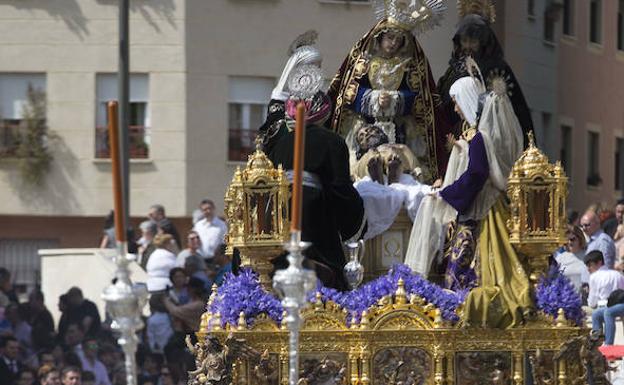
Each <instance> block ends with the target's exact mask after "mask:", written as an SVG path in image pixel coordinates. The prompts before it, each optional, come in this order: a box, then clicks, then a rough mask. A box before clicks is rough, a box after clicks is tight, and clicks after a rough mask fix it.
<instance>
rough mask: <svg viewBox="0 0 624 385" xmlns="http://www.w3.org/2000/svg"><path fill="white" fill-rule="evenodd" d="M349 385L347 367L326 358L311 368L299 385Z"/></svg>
mask: <svg viewBox="0 0 624 385" xmlns="http://www.w3.org/2000/svg"><path fill="white" fill-rule="evenodd" d="M312 384H314V385H347V366H346V365H345V364H341V363H339V362H336V361H334V360H330V359H329V358H327V357H325V358H324V359H322V360H321V361H317V362H316V365H314V366H312V367H311V368H309V370H308V373H307V374H305V375H304V376H303V377H302V378H301V379H300V380H299V382H298V383H297V385H312Z"/></svg>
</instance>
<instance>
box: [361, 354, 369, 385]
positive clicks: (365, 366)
mask: <svg viewBox="0 0 624 385" xmlns="http://www.w3.org/2000/svg"><path fill="white" fill-rule="evenodd" d="M360 361H361V362H362V379H361V381H360V384H361V385H368V384H370V382H371V380H370V374H369V373H370V352H369V351H368V346H367V345H362V349H361V352H360Z"/></svg>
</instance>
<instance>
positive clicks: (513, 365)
mask: <svg viewBox="0 0 624 385" xmlns="http://www.w3.org/2000/svg"><path fill="white" fill-rule="evenodd" d="M566 183H567V180H566V178H565V176H564V174H563V171H562V170H561V167H560V166H559V165H551V164H550V163H548V159H547V158H546V157H545V156H544V155H543V154H542V153H541V152H540V151H539V150H538V149H537V148H536V147H535V145H534V144H533V142H532V141H531V145H530V146H529V148H528V149H527V150H526V151H525V152H524V154H523V155H522V157H521V158H520V159H519V160H518V162H517V164H516V166H515V167H514V168H513V171H512V175H511V178H510V182H509V196H510V198H511V201H512V208H513V213H512V214H513V215H512V219H511V220H510V222H509V230H510V234H511V242H512V243H513V244H514V245H515V247H516V248H517V249H518V250H520V251H521V252H523V253H524V254H525V255H526V256H527V257H528V258H529V265H530V267H531V272H532V273H533V274H535V276H534V278H535V277H537V276H538V275H539V274H541V273H542V272H543V271H544V268H545V265H544V264H543V255H544V253H545V252H546V250H553V249H554V248H555V247H556V246H558V245H559V244H560V243H561V242H562V240H563V238H562V234H563V231H564V225H565V221H564V217H563V213H564V212H565V197H566ZM287 195H288V184H287V182H286V180H285V178H284V175H283V172H282V170H280V169H279V168H278V169H275V168H273V165H272V164H271V163H270V161H268V159H267V158H266V156H265V155H264V154H263V153H262V152H261V151H260V150H259V149H258V150H256V153H254V154H253V155H252V156H251V157H250V159H249V162H248V163H247V168H246V169H245V170H243V171H241V170H237V171H236V173H235V175H234V178H233V181H232V184H231V185H230V188H229V189H228V192H227V193H226V213H227V215H228V218H229V220H230V223H231V224H232V225H231V227H230V232H229V233H228V241H229V245H228V246H229V248H230V250H231V249H232V248H233V247H238V248H239V249H240V250H241V254H242V255H243V256H244V258H243V261H244V263H245V264H246V266H250V267H252V268H253V269H256V271H258V272H259V273H260V274H262V275H261V276H262V277H265V275H266V274H267V273H268V270H267V269H268V266H267V263H268V261H269V259H270V258H272V257H274V256H275V255H276V254H279V253H280V252H281V250H282V244H283V243H284V241H285V240H286V239H287V230H288V226H287V221H288V211H287V210H288V205H287V203H288V202H287ZM261 202H266V203H262V204H265V206H262V204H261ZM260 213H270V215H269V216H268V217H267V218H270V219H267V222H262V221H261V220H260V219H259V215H260ZM262 279H266V278H262ZM217 295H218V294H217V291H216V288H214V289H213V293H212V295H211V299H210V301H209V308H210V304H211V303H212V301H215V299H216V298H217ZM456 313H457V315H458V316H459V317H458V318H460V319H461V313H462V307H461V306H460V307H459V308H457V310H456ZM441 314H442V312H441V309H439V308H437V307H436V306H435V305H434V304H432V303H429V302H427V301H426V300H424V299H423V298H421V297H419V296H417V295H414V294H408V293H407V292H406V290H405V287H404V283H403V281H402V280H399V282H398V288H397V290H396V292H394V294H392V295H388V296H385V297H383V298H381V299H380V300H379V301H378V302H377V303H376V304H374V305H372V306H370V307H369V308H368V309H367V310H366V311H364V312H363V313H362V314H361V317H357V319H356V317H352V316H351V315H349V314H348V313H347V311H346V310H345V309H343V308H342V307H341V306H339V305H338V304H336V303H334V302H332V301H331V300H323V297H322V295H321V293H317V294H316V296H315V299H314V300H313V301H312V303H311V304H310V306H309V307H307V308H306V309H305V310H303V311H302V319H303V324H302V327H301V333H300V344H299V355H300V363H299V373H300V376H299V377H300V378H301V380H300V382H299V384H301V385H306V384H307V385H313V384H314V385H332V384H336V385H347V384H348V385H399V384H402V385H410V384H414V385H416V384H428V385H429V384H434V385H443V384H444V385H452V384H455V385H480V384H506V385H507V384H513V385H521V384H528V383H532V384H535V385H540V384H559V385H575V384H587V383H589V382H588V380H587V379H588V378H589V374H588V371H589V370H591V372H592V376H593V378H594V380H596V382H594V383H595V384H599V383H606V382H600V381H597V380H601V379H602V380H605V381H606V377H605V368H606V366H605V364H604V358H602V356H601V355H600V353H599V352H598V351H597V349H596V347H597V346H598V345H599V344H600V343H601V341H600V340H599V339H593V338H592V337H590V335H589V332H588V330H587V329H586V328H581V327H576V326H572V322H570V321H569V320H566V318H565V316H564V311H563V309H560V310H559V314H558V316H557V317H551V316H547V315H545V314H543V313H542V314H538V315H537V317H536V318H535V319H533V320H531V321H529V322H527V323H526V324H525V325H523V326H521V327H516V328H513V329H507V330H501V329H487V328H476V327H463V326H462V325H461V322H456V323H452V322H449V321H446V320H444V319H443V318H442V315H441ZM196 336H197V339H198V341H199V342H198V343H197V344H195V345H194V346H193V345H190V343H189V347H190V349H191V350H192V351H193V352H194V354H195V356H196V361H197V366H198V370H196V371H193V372H191V376H190V379H189V385H214V384H219V385H221V384H223V385H225V384H235V385H239V384H240V385H243V384H244V385H262V384H271V385H287V384H288V369H289V368H288V366H289V364H288V362H289V356H288V330H287V329H286V327H285V325H281V324H279V323H278V322H276V321H274V320H272V319H270V318H269V317H268V316H266V315H264V314H261V315H260V316H257V317H255V319H254V322H253V324H248V323H247V320H246V317H245V314H243V313H241V314H240V317H239V319H238V321H237V322H236V323H234V324H225V326H223V325H222V320H221V315H220V314H218V313H217V314H212V313H210V312H206V313H205V314H204V315H203V316H202V321H201V326H200V330H199V331H197V333H196ZM590 363H591V365H590ZM589 368H593V369H589Z"/></svg>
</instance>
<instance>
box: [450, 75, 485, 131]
mask: <svg viewBox="0 0 624 385" xmlns="http://www.w3.org/2000/svg"><path fill="white" fill-rule="evenodd" d="M483 92H485V88H484V87H483V85H482V84H481V83H480V82H479V81H478V80H477V79H475V78H473V77H471V76H465V77H463V78H459V79H457V80H456V81H455V83H453V85H452V86H451V89H450V90H449V95H451V97H452V98H454V99H455V103H457V105H458V106H459V108H460V109H461V111H462V113H463V115H464V118H465V119H466V121H467V122H468V124H470V126H471V127H474V126H476V125H477V111H478V109H479V95H481V94H482V93H483Z"/></svg>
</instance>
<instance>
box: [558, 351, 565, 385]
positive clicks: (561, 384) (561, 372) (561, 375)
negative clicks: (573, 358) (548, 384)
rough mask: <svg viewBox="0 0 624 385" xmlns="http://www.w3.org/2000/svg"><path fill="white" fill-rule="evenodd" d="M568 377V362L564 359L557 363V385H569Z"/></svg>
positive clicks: (561, 358)
mask: <svg viewBox="0 0 624 385" xmlns="http://www.w3.org/2000/svg"><path fill="white" fill-rule="evenodd" d="M567 384H568V376H567V374H566V362H565V358H564V357H560V358H559V360H558V361H557V385H567Z"/></svg>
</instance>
